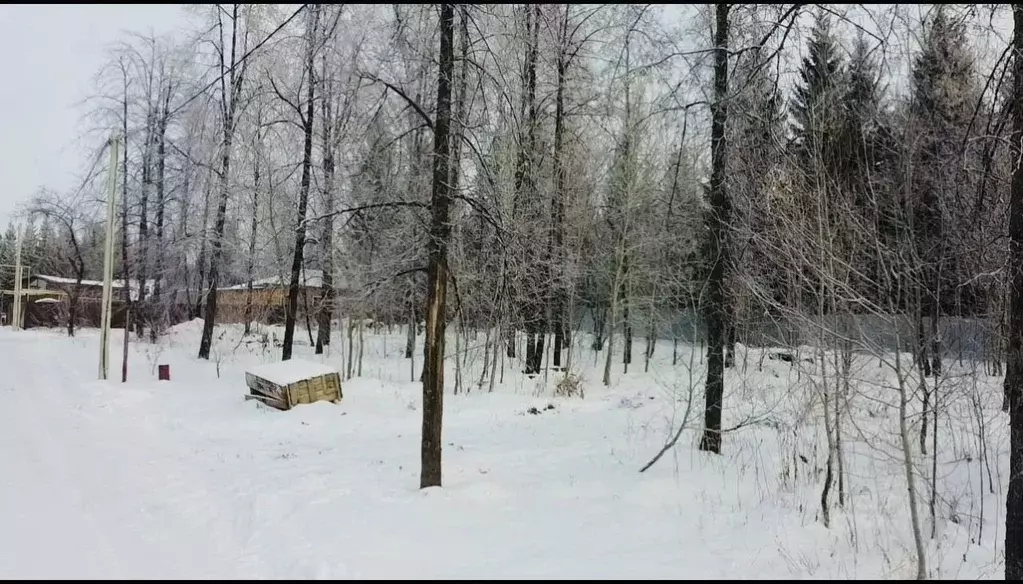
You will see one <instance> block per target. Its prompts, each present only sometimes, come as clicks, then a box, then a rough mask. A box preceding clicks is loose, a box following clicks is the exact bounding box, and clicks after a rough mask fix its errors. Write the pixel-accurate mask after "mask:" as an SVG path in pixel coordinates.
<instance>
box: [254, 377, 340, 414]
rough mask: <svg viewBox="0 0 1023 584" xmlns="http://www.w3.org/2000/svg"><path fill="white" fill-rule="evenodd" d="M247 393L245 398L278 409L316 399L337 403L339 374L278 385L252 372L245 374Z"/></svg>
mask: <svg viewBox="0 0 1023 584" xmlns="http://www.w3.org/2000/svg"><path fill="white" fill-rule="evenodd" d="M245 384H246V385H248V386H249V395H247V396H245V399H254V400H259V401H260V402H262V403H264V404H266V405H268V406H270V407H273V408H276V409H278V410H290V409H291V408H293V407H295V406H297V405H300V404H311V403H314V402H318V401H329V402H332V403H338V402H340V401H341V397H342V394H341V376H340V375H339V374H338V373H327V374H323V375H317V376H314V377H310V378H309V379H302V380H299V381H295V382H293V383H289V384H287V385H280V384H277V383H274V382H273V381H270V380H268V379H264V378H262V377H259V376H258V375H256V374H253V373H246V374H245Z"/></svg>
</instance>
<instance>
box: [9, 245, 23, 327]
mask: <svg viewBox="0 0 1023 584" xmlns="http://www.w3.org/2000/svg"><path fill="white" fill-rule="evenodd" d="M24 239H25V230H24V229H19V230H18V245H17V246H16V251H15V252H14V253H15V255H14V303H13V304H12V305H11V330H13V331H16V330H21V323H22V320H21V243H22V241H24Z"/></svg>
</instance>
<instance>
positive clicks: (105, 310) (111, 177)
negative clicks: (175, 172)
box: [99, 134, 121, 380]
mask: <svg viewBox="0 0 1023 584" xmlns="http://www.w3.org/2000/svg"><path fill="white" fill-rule="evenodd" d="M120 140H121V137H120V136H117V135H116V134H115V135H113V136H111V137H110V142H109V144H110V170H109V171H108V172H107V181H108V186H109V191H108V194H107V236H106V237H107V238H106V241H105V243H106V246H105V247H106V249H105V250H104V252H103V299H102V308H101V316H100V340H99V342H100V347H99V378H100V379H103V380H105V379H106V378H107V364H108V363H109V361H110V353H109V350H108V344H107V340H108V339H109V337H110V300H111V296H112V293H111V291H112V290H111V289H112V287H113V279H114V209H115V205H114V202H115V200H116V199H117V161H118V154H117V151H118V146H119V145H120Z"/></svg>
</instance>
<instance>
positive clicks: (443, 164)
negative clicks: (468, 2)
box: [419, 4, 455, 488]
mask: <svg viewBox="0 0 1023 584" xmlns="http://www.w3.org/2000/svg"><path fill="white" fill-rule="evenodd" d="M454 24H455V5H454V4H441V6H440V72H439V73H438V75H437V115H436V120H435V122H434V132H433V152H434V158H433V193H432V196H431V203H430V215H431V219H430V238H429V240H428V241H427V257H428V267H427V285H426V342H425V351H424V353H425V361H424V362H423V434H422V446H421V449H420V450H421V459H422V460H421V464H422V468H421V470H420V477H419V486H420V488H426V487H439V486H440V485H441V474H442V473H441V454H442V448H443V442H442V439H441V435H442V430H441V429H442V425H443V421H444V329H445V308H446V302H447V287H448V240H449V238H450V237H451V225H450V224H449V221H450V218H449V216H448V215H449V208H450V206H451V193H450V191H449V185H448V184H447V182H448V181H447V179H448V176H449V175H448V172H449V169H448V162H449V161H448V156H449V154H450V152H451V149H450V145H449V143H448V131H449V128H450V125H451V80H452V77H453V73H454V28H455V27H454Z"/></svg>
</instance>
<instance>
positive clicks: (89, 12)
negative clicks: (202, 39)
mask: <svg viewBox="0 0 1023 584" xmlns="http://www.w3.org/2000/svg"><path fill="white" fill-rule="evenodd" d="M186 18H187V17H186V15H185V12H184V9H183V5H180V4H119V5H111V4H75V5H60V4H50V5H17V4H3V5H0V229H3V228H4V226H5V225H6V224H7V220H8V219H9V218H10V216H11V213H12V212H13V211H14V209H15V207H16V205H17V203H18V202H20V201H24V200H25V199H27V198H29V197H31V196H32V195H33V194H34V193H35V191H36V189H37V188H38V187H39V186H42V185H45V186H48V187H51V188H53V189H55V190H57V191H58V192H62V191H66V190H68V189H70V188H71V187H72V186H73V185H74V184H75V182H74V175H75V173H76V172H78V171H80V170H81V167H82V165H83V162H82V161H83V160H85V158H86V157H87V154H85V153H84V152H83V151H82V150H81V149H80V148H79V146H78V143H77V140H78V138H79V136H80V135H81V132H82V129H83V127H82V125H81V113H82V110H81V108H80V107H76V104H77V103H78V102H80V101H81V100H83V99H84V98H86V97H88V96H89V95H91V94H92V93H93V92H94V91H95V85H94V83H93V77H94V76H95V74H96V72H97V71H98V70H99V69H100V67H101V66H102V65H103V63H104V61H105V58H106V51H107V48H108V47H109V46H110V45H112V44H113V43H115V42H116V41H118V40H119V39H120V38H122V32H123V31H127V30H133V31H139V32H149V31H152V32H154V33H156V34H161V33H164V32H170V31H175V30H179V29H181V28H183V27H184V26H185V25H186V22H187V20H186Z"/></svg>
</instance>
